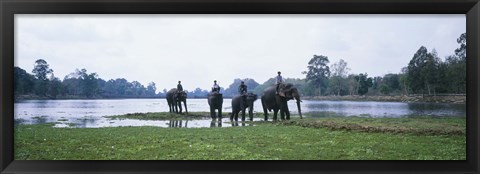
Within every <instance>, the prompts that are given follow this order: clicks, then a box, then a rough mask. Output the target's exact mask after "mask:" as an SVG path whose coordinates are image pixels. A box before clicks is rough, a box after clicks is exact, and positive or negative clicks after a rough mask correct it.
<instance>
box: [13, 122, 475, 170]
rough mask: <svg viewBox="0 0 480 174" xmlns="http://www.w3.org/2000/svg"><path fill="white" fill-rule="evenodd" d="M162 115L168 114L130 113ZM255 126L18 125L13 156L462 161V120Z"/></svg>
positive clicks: (22, 158)
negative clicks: (88, 126)
mask: <svg viewBox="0 0 480 174" xmlns="http://www.w3.org/2000/svg"><path fill="white" fill-rule="evenodd" d="M189 114H190V113H189ZM204 114H205V113H200V114H198V115H197V116H201V117H203V115H204ZM140 115H141V114H140ZM145 115H149V114H145ZM192 115H195V114H192ZM132 116H134V115H131V116H125V117H132ZM164 116H170V115H169V114H168V113H167V114H165V113H163V114H151V115H150V116H145V117H144V116H136V115H135V116H134V117H140V118H145V119H147V118H148V119H151V118H155V119H163V118H164ZM197 116H193V118H197ZM207 116H208V114H207ZM175 117H176V116H175ZM178 117H181V118H182V119H183V117H185V116H184V115H178ZM166 119H171V118H166ZM252 123H253V124H255V126H246V127H228V128H160V127H150V126H139V127H107V128H53V127H52V126H53V124H35V125H23V124H20V125H16V126H15V160H465V159H466V137H465V124H466V123H465V119H464V118H453V117H452V118H430V117H420V118H363V117H325V118H305V119H298V118H293V119H292V120H289V121H277V122H264V121H260V122H258V121H255V122H252Z"/></svg>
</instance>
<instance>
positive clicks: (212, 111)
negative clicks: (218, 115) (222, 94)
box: [210, 107, 215, 119]
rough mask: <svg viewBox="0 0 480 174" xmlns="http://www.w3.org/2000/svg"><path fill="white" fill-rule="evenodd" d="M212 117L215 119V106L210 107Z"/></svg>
mask: <svg viewBox="0 0 480 174" xmlns="http://www.w3.org/2000/svg"><path fill="white" fill-rule="evenodd" d="M210 117H212V119H215V108H213V107H210Z"/></svg>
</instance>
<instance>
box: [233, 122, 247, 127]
mask: <svg viewBox="0 0 480 174" xmlns="http://www.w3.org/2000/svg"><path fill="white" fill-rule="evenodd" d="M237 126H239V124H238V121H234V122H232V127H237ZM242 126H245V122H242Z"/></svg>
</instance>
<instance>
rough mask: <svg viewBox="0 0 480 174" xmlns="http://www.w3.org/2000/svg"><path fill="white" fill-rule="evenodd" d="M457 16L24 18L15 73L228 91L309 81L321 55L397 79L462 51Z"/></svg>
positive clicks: (18, 22)
mask: <svg viewBox="0 0 480 174" xmlns="http://www.w3.org/2000/svg"><path fill="white" fill-rule="evenodd" d="M465 20H466V18H465V15H464V14H458V15H446V14H443V15H320V14H319V15H290V14H289V15H39V14H34V15H29V14H17V15H15V66H19V67H21V68H23V69H25V70H26V71H27V72H29V73H31V71H32V69H33V66H34V62H35V60H37V59H44V60H46V61H47V63H48V64H49V65H50V68H51V69H53V70H54V74H55V76H56V77H59V78H60V79H62V80H63V78H64V77H65V76H66V75H67V74H69V73H72V72H74V71H75V69H77V68H78V69H82V68H85V69H87V72H89V73H92V72H95V73H97V74H98V75H99V77H100V78H102V79H105V80H109V79H116V78H125V79H127V80H128V81H130V82H131V81H139V82H140V83H142V84H143V85H144V86H145V87H146V86H147V85H148V83H149V82H155V83H156V86H157V91H160V90H163V89H164V88H166V89H170V88H174V87H176V84H177V81H178V80H181V81H182V84H183V87H184V89H186V90H189V91H192V90H194V89H195V88H196V87H200V88H202V89H210V87H211V85H212V84H213V80H218V81H219V84H220V86H222V87H225V88H226V87H228V85H229V84H231V83H232V82H233V79H235V78H242V79H243V78H253V79H255V80H256V81H257V82H259V83H263V82H265V81H266V80H268V79H269V78H271V77H274V76H276V72H277V71H281V72H282V75H283V77H284V78H304V77H305V75H304V74H302V73H301V72H302V71H305V70H307V63H308V61H309V60H310V59H311V58H312V57H313V55H324V56H328V58H329V60H330V65H331V64H333V63H335V62H337V61H339V60H340V59H343V60H345V61H346V62H347V63H348V67H349V68H350V69H351V70H350V73H365V72H366V73H368V75H369V76H383V75H384V74H387V73H398V72H400V69H401V68H402V67H404V66H407V64H408V62H409V61H410V59H411V58H412V56H413V54H414V53H415V52H416V51H417V50H418V49H419V48H420V46H422V45H423V46H426V47H427V49H428V50H429V51H431V50H432V49H433V48H435V49H436V50H437V52H438V55H439V56H440V58H442V60H444V58H445V57H446V56H448V55H452V54H454V50H455V49H456V48H458V47H459V45H458V44H457V43H456V39H457V38H458V37H459V36H460V34H461V33H464V32H466V29H465V28H466V21H465Z"/></svg>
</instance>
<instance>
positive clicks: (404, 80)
mask: <svg viewBox="0 0 480 174" xmlns="http://www.w3.org/2000/svg"><path fill="white" fill-rule="evenodd" d="M399 81H400V84H401V86H402V89H403V92H404V94H405V95H408V89H409V83H410V82H409V81H408V68H407V67H403V68H402V70H401V73H400V77H399Z"/></svg>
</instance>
